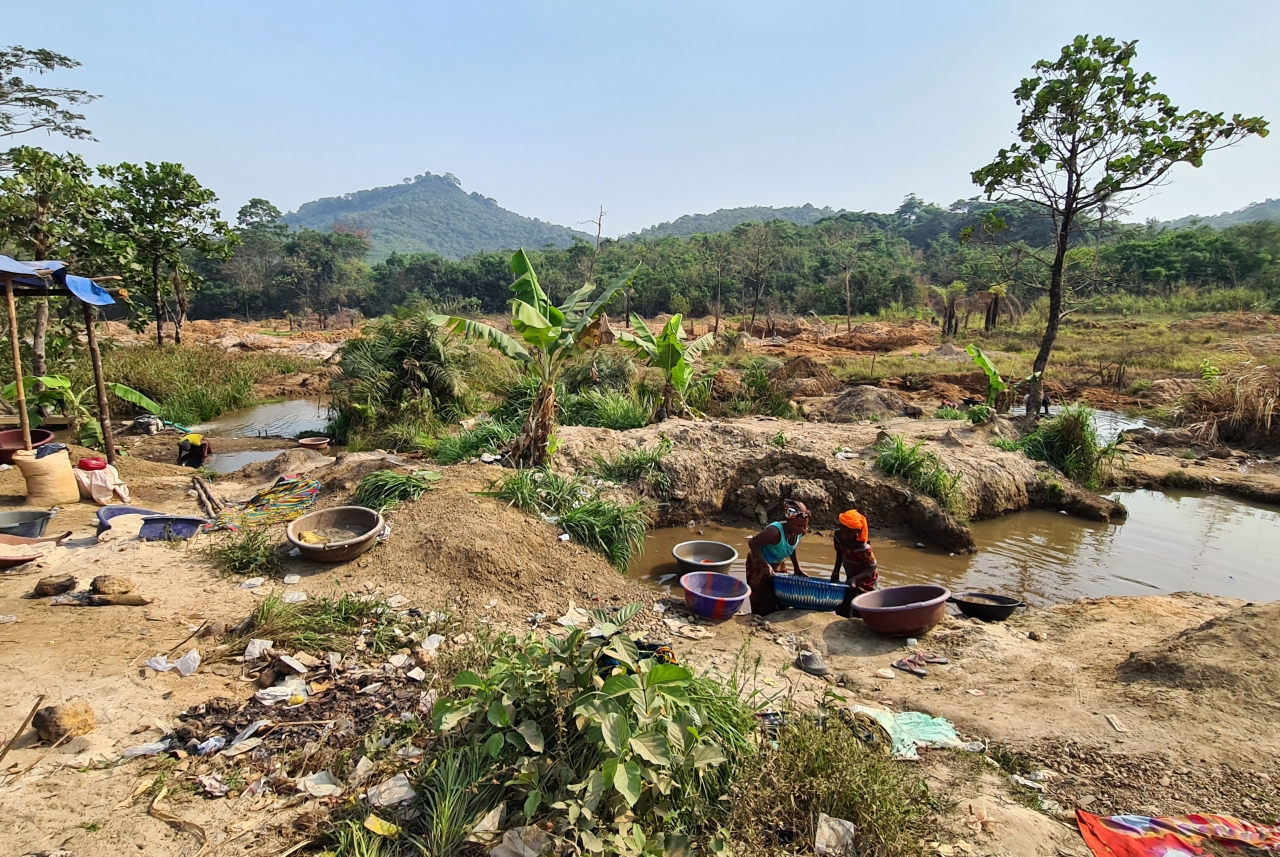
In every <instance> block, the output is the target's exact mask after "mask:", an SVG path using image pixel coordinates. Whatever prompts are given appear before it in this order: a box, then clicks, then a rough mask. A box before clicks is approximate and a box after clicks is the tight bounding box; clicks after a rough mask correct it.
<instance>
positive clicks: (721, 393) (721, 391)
mask: <svg viewBox="0 0 1280 857" xmlns="http://www.w3.org/2000/svg"><path fill="white" fill-rule="evenodd" d="M741 392H742V375H741V374H740V373H738V372H735V371H733V370H732V369H717V370H716V374H714V375H712V376H711V398H713V399H715V400H716V401H717V402H727V401H728V400H730V399H732V398H734V397H735V396H737V395H738V394H739V393H741Z"/></svg>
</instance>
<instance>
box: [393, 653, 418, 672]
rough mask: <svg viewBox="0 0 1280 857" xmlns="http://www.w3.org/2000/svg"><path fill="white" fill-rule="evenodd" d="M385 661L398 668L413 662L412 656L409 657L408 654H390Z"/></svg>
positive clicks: (400, 668)
mask: <svg viewBox="0 0 1280 857" xmlns="http://www.w3.org/2000/svg"><path fill="white" fill-rule="evenodd" d="M387 663H389V664H391V666H393V667H395V668H396V669H398V670H402V669H404V668H405V667H407V666H408V665H409V664H411V663H413V658H411V657H409V656H408V655H392V656H391V657H389V658H387Z"/></svg>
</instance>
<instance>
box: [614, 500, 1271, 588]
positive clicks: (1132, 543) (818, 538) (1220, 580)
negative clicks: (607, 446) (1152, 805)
mask: <svg viewBox="0 0 1280 857" xmlns="http://www.w3.org/2000/svg"><path fill="white" fill-rule="evenodd" d="M1112 497H1113V499H1116V500H1118V501H1119V502H1121V503H1123V504H1124V505H1125V506H1126V507H1128V509H1129V520H1128V521H1127V522H1125V523H1123V524H1104V523H1097V522H1093V521H1085V520H1081V519H1079V518H1074V517H1070V516H1067V515H1063V514H1060V513H1057V512H1050V511H1028V512H1020V513H1017V514H1013V515H1006V516H1004V517H1001V518H995V519H992V520H988V521H978V522H976V523H974V524H973V525H972V527H973V534H974V538H975V540H976V541H977V543H978V551H977V553H974V554H956V555H951V554H948V553H947V552H946V551H940V550H937V549H934V548H918V547H916V542H915V541H914V540H906V539H893V538H881V537H873V539H872V546H873V547H874V548H875V552H876V558H877V559H878V560H879V563H880V585H881V586H896V585H901V584H907V583H940V584H942V585H944V586H946V587H948V588H950V589H951V590H952V591H953V592H960V591H964V590H974V591H983V592H995V593H1000V594H1003V595H1012V596H1015V597H1018V598H1021V599H1022V600H1024V601H1026V602H1028V603H1029V604H1035V605H1045V604H1053V603H1059V602H1062V601H1068V600H1071V599H1075V598H1086V597H1097V596H1100V595H1155V594H1160V593H1168V592H1178V591H1182V590H1194V591H1197V592H1207V593H1211V594H1214V595H1225V596H1230V597H1234V598H1244V599H1248V600H1251V601H1271V600H1275V599H1280V575H1277V574H1276V573H1275V569H1276V557H1277V556H1280V507H1275V506H1266V505H1262V504H1253V503H1248V502H1243V501H1240V500H1234V499H1231V498H1228V497H1223V496H1221V495H1217V494H1202V493H1192V492H1158V491H1123V492H1117V493H1115V494H1113V495H1112ZM864 511H868V512H870V514H871V516H872V521H873V530H874V515H875V511H874V510H864ZM756 532H758V528H756V527H749V526H742V525H740V526H732V525H727V524H718V523H708V524H699V525H698V526H696V527H694V528H693V529H690V528H688V527H670V528H666V529H662V530H657V531H654V532H652V533H650V534H649V535H648V537H647V538H646V540H645V551H644V554H643V555H642V556H641V557H640V558H639V559H637V560H636V561H635V562H634V563H633V564H632V567H631V568H630V569H629V570H628V575H629V576H631V577H635V578H638V579H642V580H645V581H646V582H648V583H653V584H655V585H659V582H660V581H663V582H664V584H665V585H671V586H672V587H673V589H674V591H676V592H678V591H679V585H678V577H672V578H670V579H666V580H664V579H665V578H666V576H667V575H676V573H677V570H676V565H675V561H674V560H673V559H672V557H671V548H672V547H674V546H675V545H676V544H678V543H680V542H682V541H688V540H690V539H712V540H714V541H720V542H726V543H728V544H731V545H733V546H734V547H735V548H737V550H738V553H739V555H740V558H739V559H738V561H737V562H736V563H735V564H734V567H733V569H732V571H734V572H737V573H745V570H746V567H745V556H746V552H747V546H746V542H747V539H748V538H750V537H751V536H752V535H754V534H755V533H756ZM799 556H800V563H801V566H802V567H803V568H804V570H805V571H806V572H807V573H809V574H812V575H815V576H822V577H827V576H829V575H830V573H831V567H832V565H833V564H834V561H835V554H834V552H833V550H832V545H831V532H830V530H822V531H819V532H817V533H811V534H810V535H808V536H806V537H805V539H804V541H803V542H802V543H801V546H800V553H799Z"/></svg>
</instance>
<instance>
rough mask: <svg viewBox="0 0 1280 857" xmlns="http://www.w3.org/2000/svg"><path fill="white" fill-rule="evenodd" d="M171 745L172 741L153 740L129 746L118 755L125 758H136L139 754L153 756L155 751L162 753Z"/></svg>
mask: <svg viewBox="0 0 1280 857" xmlns="http://www.w3.org/2000/svg"><path fill="white" fill-rule="evenodd" d="M172 746H173V742H172V741H169V740H167V739H166V740H164V741H153V742H152V743H150V744H139V745H138V746H136V747H129V748H128V749H126V750H124V751H123V752H122V753H121V754H120V755H121V756H124V757H125V758H126V759H136V758H138V757H139V756H154V755H156V754H157V753H163V752H164V751H165V750H168V749H169V748H170V747H172Z"/></svg>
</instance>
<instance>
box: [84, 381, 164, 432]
mask: <svg viewBox="0 0 1280 857" xmlns="http://www.w3.org/2000/svg"><path fill="white" fill-rule="evenodd" d="M107 389H108V390H110V391H111V392H113V393H115V394H116V395H117V396H119V397H120V398H121V399H124V400H125V401H126V402H128V403H129V404H131V405H137V406H138V407H140V408H142V409H143V410H144V411H146V412H147V413H149V414H159V413H160V405H159V404H157V403H156V402H154V401H152V400H151V399H149V398H147V397H146V396H145V395H144V394H142V393H139V392H138V391H137V390H135V389H133V388H132V387H126V386H125V385H124V384H116V383H108V384H107ZM99 430H101V427H99Z"/></svg>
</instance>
